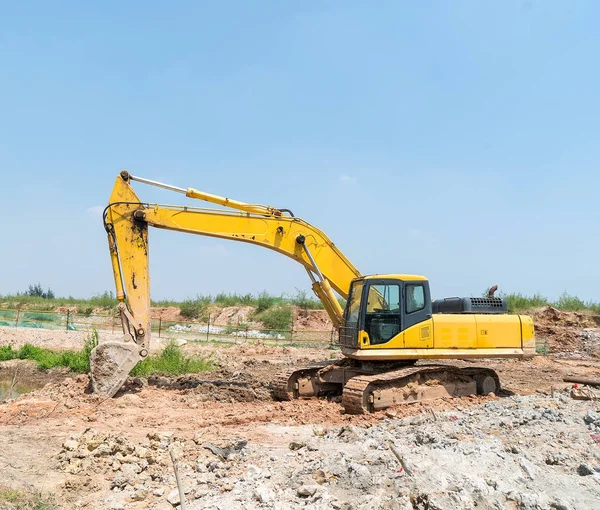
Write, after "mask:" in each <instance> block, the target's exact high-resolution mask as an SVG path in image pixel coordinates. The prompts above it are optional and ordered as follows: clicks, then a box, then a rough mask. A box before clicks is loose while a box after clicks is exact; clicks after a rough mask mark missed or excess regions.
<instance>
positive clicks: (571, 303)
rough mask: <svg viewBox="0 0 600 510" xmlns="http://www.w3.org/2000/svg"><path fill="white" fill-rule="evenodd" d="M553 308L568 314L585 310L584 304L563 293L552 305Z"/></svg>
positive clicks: (574, 297)
mask: <svg viewBox="0 0 600 510" xmlns="http://www.w3.org/2000/svg"><path fill="white" fill-rule="evenodd" d="M554 306H556V308H558V309H559V310H566V311H569V312H576V311H578V310H583V309H584V308H585V303H584V302H583V301H582V300H581V299H579V298H578V297H577V296H571V295H570V294H569V293H567V292H563V293H562V294H561V295H560V297H559V298H558V301H557V302H556V303H554Z"/></svg>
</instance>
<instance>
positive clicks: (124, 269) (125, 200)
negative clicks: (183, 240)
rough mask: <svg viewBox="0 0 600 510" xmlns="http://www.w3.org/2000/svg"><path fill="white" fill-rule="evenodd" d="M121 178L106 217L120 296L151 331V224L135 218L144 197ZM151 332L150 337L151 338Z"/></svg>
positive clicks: (141, 325) (138, 324)
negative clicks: (146, 224) (149, 265)
mask: <svg viewBox="0 0 600 510" xmlns="http://www.w3.org/2000/svg"><path fill="white" fill-rule="evenodd" d="M123 182H124V181H123V179H121V177H120V176H119V177H117V182H116V183H115V187H114V188H113V191H112V194H111V196H110V203H119V206H113V207H109V208H108V209H107V211H106V221H107V224H108V225H109V227H110V229H111V230H112V233H111V232H109V233H108V245H109V248H110V254H111V262H112V268H113V274H114V277H115V286H116V289H117V299H118V300H119V301H121V302H124V301H125V297H127V305H128V308H129V310H130V311H131V314H132V315H133V317H135V324H132V326H134V327H135V328H136V329H139V328H143V329H144V331H145V332H146V335H148V336H149V335H150V274H149V271H148V227H147V226H145V225H143V224H140V223H139V222H133V221H132V219H131V218H132V214H133V212H134V211H135V210H136V209H138V208H139V205H138V203H139V201H140V199H139V198H138V197H137V195H136V194H135V193H134V191H133V190H132V189H131V187H130V186H129V185H123ZM148 336H147V337H146V338H148Z"/></svg>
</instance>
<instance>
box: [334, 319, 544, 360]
mask: <svg viewBox="0 0 600 510" xmlns="http://www.w3.org/2000/svg"><path fill="white" fill-rule="evenodd" d="M359 339H360V345H361V349H360V350H356V349H349V348H347V347H344V348H343V349H342V350H343V351H344V354H346V355H347V356H349V357H351V358H355V359H365V360H374V359H418V358H472V357H498V358H501V357H527V356H531V355H533V354H535V332H534V328H533V321H532V319H531V317H528V316H525V315H495V314H494V315H487V314H434V315H433V316H432V318H431V319H428V320H425V321H423V322H420V323H418V324H415V325H414V326H411V327H409V328H407V329H406V330H404V331H403V332H401V333H399V334H397V335H396V336H394V337H393V338H392V339H391V340H389V341H388V342H386V343H384V344H375V345H371V343H370V341H369V335H368V333H367V332H365V331H361V332H359ZM367 351H373V352H367Z"/></svg>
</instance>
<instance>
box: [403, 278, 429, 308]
mask: <svg viewBox="0 0 600 510" xmlns="http://www.w3.org/2000/svg"><path fill="white" fill-rule="evenodd" d="M423 308H425V289H424V288H423V285H414V284H407V285H406V313H413V312H418V311H419V310H423Z"/></svg>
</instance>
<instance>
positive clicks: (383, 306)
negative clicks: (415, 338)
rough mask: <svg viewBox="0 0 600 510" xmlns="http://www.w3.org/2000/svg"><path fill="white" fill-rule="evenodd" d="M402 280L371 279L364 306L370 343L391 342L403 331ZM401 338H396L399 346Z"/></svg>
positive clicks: (366, 329) (395, 342)
mask: <svg viewBox="0 0 600 510" xmlns="http://www.w3.org/2000/svg"><path fill="white" fill-rule="evenodd" d="M401 296H402V282H400V281H398V280H389V279H381V280H370V281H369V286H368V288H367V290H366V296H365V298H366V303H365V307H364V322H363V324H364V331H365V332H366V333H367V334H368V335H369V344H370V345H381V344H385V343H387V342H389V341H390V340H392V339H393V338H395V337H397V336H398V335H400V334H401V332H402V307H401ZM398 340H399V339H397V338H396V339H395V341H394V344H395V346H397V347H402V345H397V344H398ZM400 341H401V340H400Z"/></svg>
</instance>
